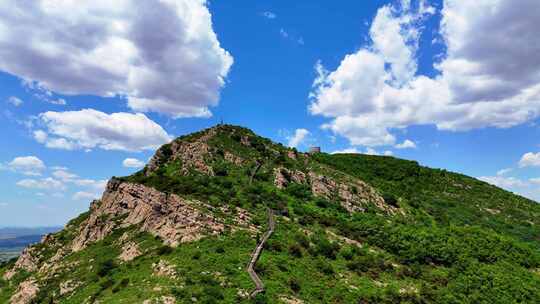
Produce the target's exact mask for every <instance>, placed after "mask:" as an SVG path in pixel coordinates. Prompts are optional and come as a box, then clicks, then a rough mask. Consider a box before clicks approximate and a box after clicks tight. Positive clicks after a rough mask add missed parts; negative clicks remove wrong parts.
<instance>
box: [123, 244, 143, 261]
mask: <svg viewBox="0 0 540 304" xmlns="http://www.w3.org/2000/svg"><path fill="white" fill-rule="evenodd" d="M141 254H142V253H141V250H140V249H139V245H137V244H136V243H135V242H128V243H127V244H125V245H124V246H123V247H122V253H121V254H120V255H119V256H118V258H119V259H120V260H121V261H124V262H128V261H132V260H133V259H135V258H136V257H138V256H140V255H141Z"/></svg>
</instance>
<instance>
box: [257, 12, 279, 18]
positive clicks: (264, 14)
mask: <svg viewBox="0 0 540 304" xmlns="http://www.w3.org/2000/svg"><path fill="white" fill-rule="evenodd" d="M261 15H262V16H263V17H265V18H266V19H276V18H277V15H276V14H275V13H273V12H270V11H266V12H262V13H261Z"/></svg>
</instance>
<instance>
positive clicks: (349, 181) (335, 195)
mask: <svg viewBox="0 0 540 304" xmlns="http://www.w3.org/2000/svg"><path fill="white" fill-rule="evenodd" d="M338 180H339V181H338ZM290 183H297V184H306V185H309V186H310V188H311V192H312V193H313V195H315V196H318V197H323V198H325V199H328V200H334V199H337V200H339V202H340V204H341V206H343V208H345V209H347V211H349V212H362V211H365V209H366V206H367V205H368V204H374V205H375V206H376V207H378V208H380V209H381V210H384V211H386V212H389V213H395V212H396V211H397V208H395V207H392V206H389V205H387V204H386V203H385V201H384V199H383V197H382V196H381V195H379V193H378V192H377V191H376V190H375V189H374V188H373V187H371V186H369V185H368V184H367V183H365V182H363V181H361V180H359V179H354V178H350V177H345V176H343V177H342V178H339V179H336V178H334V177H330V176H326V175H323V174H319V173H316V172H314V171H309V172H308V173H307V174H306V173H304V172H302V171H299V170H289V169H287V168H283V167H279V168H275V169H274V185H275V186H276V187H277V188H278V189H284V188H285V187H287V185H289V184H290Z"/></svg>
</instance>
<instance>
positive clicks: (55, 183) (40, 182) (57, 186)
mask: <svg viewBox="0 0 540 304" xmlns="http://www.w3.org/2000/svg"><path fill="white" fill-rule="evenodd" d="M17 186H19V187H24V188H29V189H40V190H48V191H51V190H65V189H66V185H65V184H64V183H63V182H61V181H59V180H57V179H54V178H52V177H47V178H41V179H23V180H20V181H18V182H17Z"/></svg>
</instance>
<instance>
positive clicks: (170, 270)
mask: <svg viewBox="0 0 540 304" xmlns="http://www.w3.org/2000/svg"><path fill="white" fill-rule="evenodd" d="M152 268H153V269H154V275H156V276H161V277H170V278H175V277H176V270H175V269H174V266H172V265H171V264H169V263H167V262H166V261H165V260H159V262H158V263H154V264H153V265H152Z"/></svg>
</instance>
